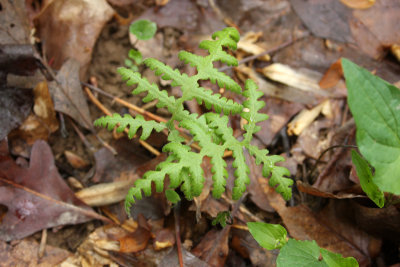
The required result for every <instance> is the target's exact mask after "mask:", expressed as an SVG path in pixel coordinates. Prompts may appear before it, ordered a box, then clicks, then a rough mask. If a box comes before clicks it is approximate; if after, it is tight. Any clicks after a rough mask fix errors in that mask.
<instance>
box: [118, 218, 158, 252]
mask: <svg viewBox="0 0 400 267" xmlns="http://www.w3.org/2000/svg"><path fill="white" fill-rule="evenodd" d="M138 223H139V226H138V228H137V229H136V230H135V231H134V232H133V233H131V234H128V235H126V236H124V237H122V238H120V239H118V241H119V244H120V250H119V251H120V252H123V253H132V252H139V251H141V250H144V249H145V248H146V247H147V244H148V243H149V239H150V236H151V233H150V226H149V225H148V224H147V222H146V219H145V218H144V217H143V215H142V214H139V216H138Z"/></svg>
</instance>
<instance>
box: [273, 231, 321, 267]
mask: <svg viewBox="0 0 400 267" xmlns="http://www.w3.org/2000/svg"><path fill="white" fill-rule="evenodd" d="M276 266H277V267H292V266H296V267H317V266H328V264H327V263H326V262H324V261H322V259H320V248H319V246H318V245H317V242H315V241H314V240H313V241H298V240H295V239H292V238H290V239H289V241H288V242H287V244H286V245H285V246H284V247H283V248H282V249H281V252H280V253H279V255H278V258H277V259H276Z"/></svg>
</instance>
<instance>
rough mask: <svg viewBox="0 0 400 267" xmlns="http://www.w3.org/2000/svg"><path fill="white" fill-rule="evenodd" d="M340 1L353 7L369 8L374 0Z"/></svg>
mask: <svg viewBox="0 0 400 267" xmlns="http://www.w3.org/2000/svg"><path fill="white" fill-rule="evenodd" d="M340 2H342V3H343V4H345V5H346V6H348V7H350V8H354V9H365V8H370V7H372V6H373V5H374V4H375V0H340Z"/></svg>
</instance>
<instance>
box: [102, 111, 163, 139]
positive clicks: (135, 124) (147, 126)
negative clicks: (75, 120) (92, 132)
mask: <svg viewBox="0 0 400 267" xmlns="http://www.w3.org/2000/svg"><path fill="white" fill-rule="evenodd" d="M94 125H95V126H102V127H104V128H105V127H107V125H108V127H107V129H108V130H109V131H112V130H113V129H114V128H115V127H116V126H117V127H118V128H117V132H118V133H121V132H123V131H124V130H125V128H127V127H128V126H129V131H128V137H129V138H133V136H134V135H135V134H136V132H137V130H138V129H139V128H140V127H142V128H143V131H142V135H141V136H140V139H142V140H146V139H147V138H149V136H150V134H151V132H152V131H153V130H155V131H157V132H161V131H162V130H163V129H165V124H164V123H162V122H156V121H153V120H150V121H146V120H145V119H144V118H143V116H142V115H137V116H136V118H132V116H131V115H129V114H125V115H124V116H123V117H121V115H119V114H118V113H114V114H113V115H112V116H104V117H101V118H98V119H97V120H95V122H94Z"/></svg>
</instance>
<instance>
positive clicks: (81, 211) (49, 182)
mask: <svg viewBox="0 0 400 267" xmlns="http://www.w3.org/2000/svg"><path fill="white" fill-rule="evenodd" d="M0 203H1V204H3V205H5V206H7V208H8V211H7V214H6V215H5V216H4V218H3V221H2V223H1V224H0V239H2V240H6V241H8V240H12V239H18V238H23V237H25V236H28V235H30V234H32V233H34V232H36V231H39V230H41V229H45V228H50V227H55V226H60V225H66V224H77V223H82V222H86V221H89V220H92V219H102V220H105V221H109V220H108V219H107V218H105V217H103V216H101V215H99V214H97V213H95V212H94V211H93V210H92V209H91V208H90V207H88V206H86V205H85V204H84V203H83V202H82V201H80V200H79V199H77V198H76V197H75V195H74V193H73V191H72V190H71V189H70V188H69V187H68V186H67V184H66V183H65V182H64V180H63V179H62V178H61V176H60V174H59V173H58V171H57V168H56V167H55V165H54V158H53V154H52V152H51V149H50V147H49V146H48V144H47V143H46V142H44V141H41V140H39V141H36V142H35V144H34V145H33V148H32V153H31V158H30V164H29V168H22V167H19V166H18V165H17V164H16V163H15V162H14V160H13V159H12V158H11V157H10V156H9V155H5V154H0Z"/></svg>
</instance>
